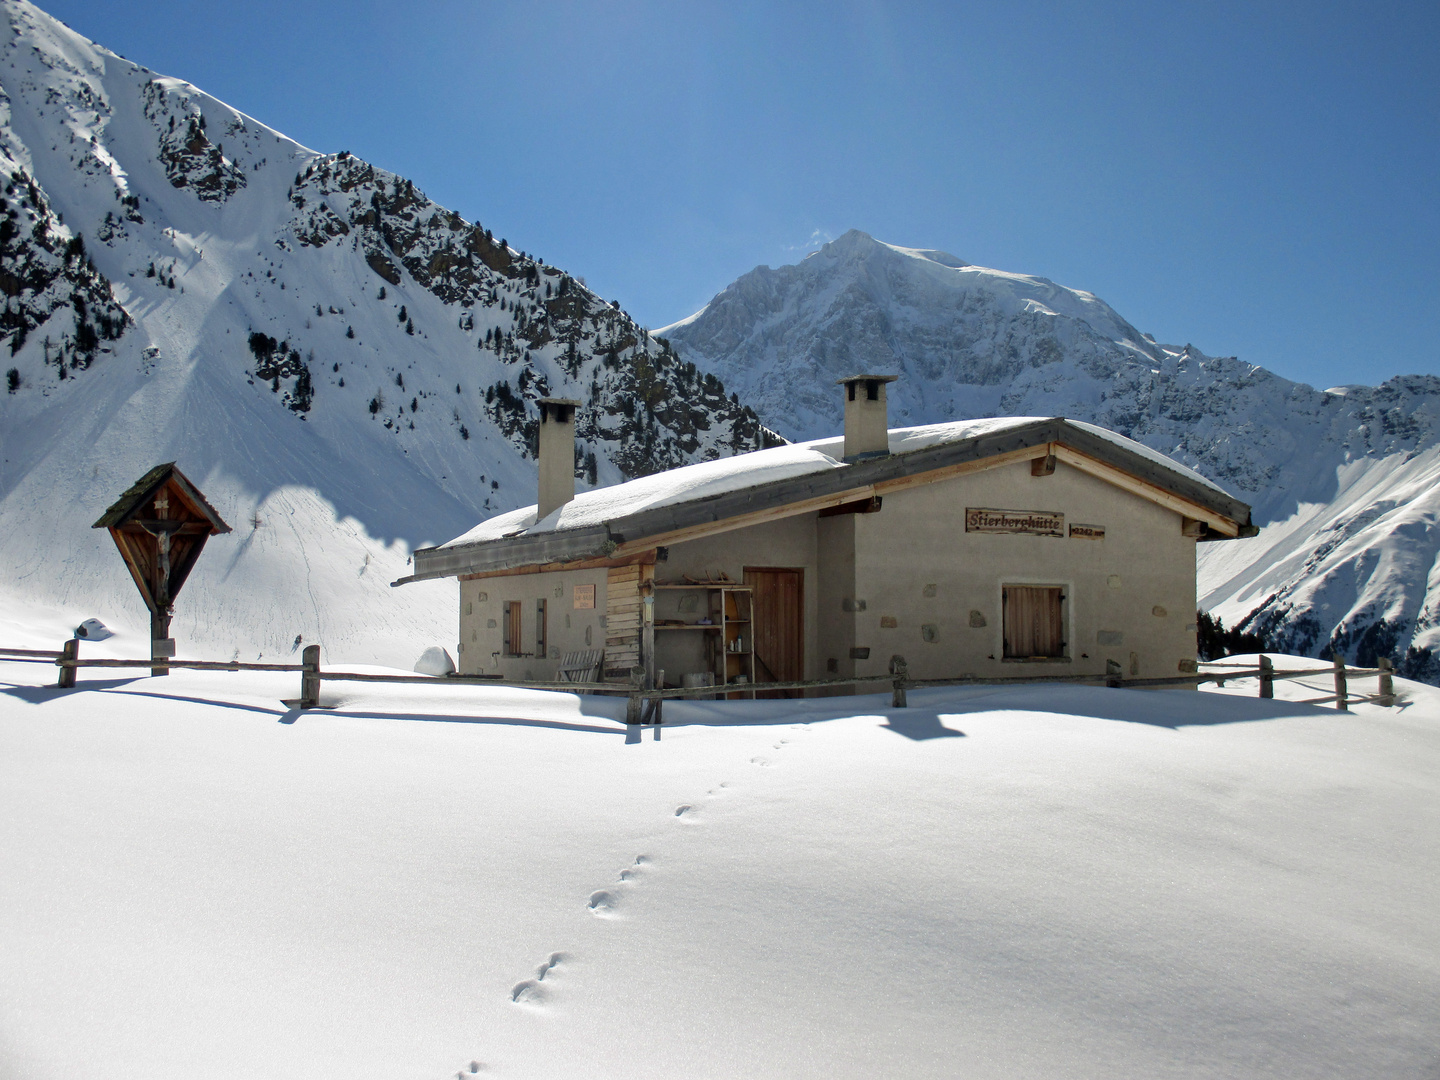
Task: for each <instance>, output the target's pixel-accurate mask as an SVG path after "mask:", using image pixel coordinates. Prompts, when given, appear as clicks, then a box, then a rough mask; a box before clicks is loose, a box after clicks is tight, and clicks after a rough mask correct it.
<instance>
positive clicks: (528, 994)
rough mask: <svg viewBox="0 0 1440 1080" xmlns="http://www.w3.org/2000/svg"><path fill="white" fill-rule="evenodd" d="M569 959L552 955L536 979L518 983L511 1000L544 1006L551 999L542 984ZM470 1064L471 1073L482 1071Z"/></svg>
mask: <svg viewBox="0 0 1440 1080" xmlns="http://www.w3.org/2000/svg"><path fill="white" fill-rule="evenodd" d="M568 959H570V958H569V957H568V956H567V955H566V954H565V953H559V952H557V953H551V954H550V958H549V959H548V960H546V961H545V962H544V963H543V964H541V965H540V966H539V968H537V969H536V971H535V978H533V979H526V980H525V981H524V982H518V983H516V984H515V985H514V987H513V988H511V990H510V1000H511V1001H513V1002H515V1004H517V1005H543V1004H544V1003H545V1002H546V1001H547V1000H548V999H549V997H550V992H549V990H547V989H546V988H545V987H544V986H541V985H540V984H541V983H543V982H544V981H545V979H546V977H547V976H549V975H550V974H551V972H553V971H554V970H555V969H556V968H558V967H559V966H560V965H561V964H562V963H564V962H565V961H566V960H568ZM470 1064H471V1069H470V1071H471V1072H479V1071H480V1066H479V1063H478V1062H471V1063H470Z"/></svg>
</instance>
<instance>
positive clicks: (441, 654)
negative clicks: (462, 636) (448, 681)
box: [415, 645, 455, 679]
mask: <svg viewBox="0 0 1440 1080" xmlns="http://www.w3.org/2000/svg"><path fill="white" fill-rule="evenodd" d="M415 670H416V671H417V672H419V673H420V674H421V675H434V676H435V677H436V678H440V679H443V678H444V677H445V676H446V675H449V674H450V673H451V672H453V671H454V670H455V661H454V660H452V659H450V654H449V653H448V652H446V651H445V650H444V649H442V648H440V646H439V645H431V646H430V647H429V648H428V649H426V650H425V651H424V652H423V653H421V654H420V659H419V660H416V661H415Z"/></svg>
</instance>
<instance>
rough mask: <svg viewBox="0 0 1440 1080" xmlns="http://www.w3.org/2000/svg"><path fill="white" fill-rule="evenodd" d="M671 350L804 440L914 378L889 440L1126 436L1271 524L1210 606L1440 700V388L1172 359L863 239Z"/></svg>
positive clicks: (1237, 549) (993, 277)
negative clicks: (1011, 422) (861, 394)
mask: <svg viewBox="0 0 1440 1080" xmlns="http://www.w3.org/2000/svg"><path fill="white" fill-rule="evenodd" d="M656 332H657V333H658V334H662V335H664V336H665V337H666V338H667V339H668V340H669V341H671V342H672V343H673V344H674V345H675V347H676V349H677V351H678V352H679V353H680V355H681V356H683V357H685V358H686V359H688V360H691V361H693V362H694V363H695V364H696V365H697V366H698V367H700V368H701V369H702V370H704V371H707V372H710V373H713V374H715V375H717V376H719V377H720V378H721V379H723V380H724V382H725V385H726V386H728V387H730V388H731V389H732V390H735V391H736V392H738V393H739V395H740V398H741V400H743V401H746V402H748V403H749V404H751V405H753V406H754V407H755V409H756V411H757V412H758V413H759V414H760V418H761V419H762V421H763V422H764V423H765V424H767V425H769V426H770V427H773V428H774V429H775V430H776V431H778V432H780V433H781V434H782V435H785V436H786V437H788V438H812V437H817V436H820V435H826V434H830V433H833V432H834V431H835V430H836V429H837V428H838V427H839V425H840V424H841V423H842V409H841V401H840V398H839V397H838V396H837V395H836V394H835V392H834V383H835V380H836V379H838V378H841V377H842V376H846V375H851V374H855V373H857V372H862V371H874V372H881V373H890V374H898V375H900V376H901V378H900V380H899V381H898V382H896V383H894V384H893V385H892V386H891V388H890V395H891V397H890V401H891V405H890V422H891V424H892V425H897V426H898V425H913V424H924V423H935V422H939V421H945V420H950V419H953V418H956V417H984V416H1027V415H1029V416H1067V417H1071V418H1074V419H1079V420H1088V421H1091V422H1093V423H1097V424H1101V425H1104V426H1105V427H1108V428H1112V429H1114V430H1115V431H1118V432H1120V433H1121V434H1124V435H1128V436H1129V437H1130V438H1132V439H1136V440H1138V441H1140V442H1142V443H1145V444H1146V445H1147V446H1150V447H1153V448H1154V449H1156V450H1159V451H1161V452H1162V453H1165V454H1169V455H1171V456H1173V457H1174V458H1176V459H1177V460H1179V461H1182V462H1184V463H1185V464H1187V465H1189V466H1191V467H1192V468H1195V469H1197V470H1198V471H1199V472H1201V473H1203V474H1204V475H1206V476H1207V477H1209V478H1211V479H1213V480H1215V481H1216V482H1218V483H1220V484H1223V485H1224V486H1226V487H1227V488H1228V489H1230V490H1232V491H1234V492H1235V493H1236V494H1237V495H1239V496H1241V497H1242V498H1245V499H1246V500H1247V501H1249V502H1251V503H1252V504H1253V506H1254V508H1255V520H1256V521H1257V522H1258V523H1262V524H1263V525H1264V526H1265V527H1264V529H1263V530H1262V532H1261V535H1260V536H1259V537H1257V538H1255V539H1252V540H1246V541H1244V542H1241V543H1234V544H1203V545H1201V546H1200V574H1201V581H1200V584H1201V597H1202V599H1201V603H1202V605H1203V606H1204V607H1206V608H1211V609H1213V610H1215V611H1216V612H1217V613H1219V614H1220V615H1221V616H1222V617H1223V618H1224V619H1225V621H1226V622H1227V623H1230V624H1232V625H1233V624H1236V623H1238V624H1240V625H1241V626H1243V627H1245V628H1246V629H1250V630H1254V631H1258V632H1260V633H1262V634H1263V635H1265V636H1266V637H1267V638H1268V639H1269V641H1270V642H1271V644H1272V647H1274V648H1276V649H1277V650H1280V651H1285V652H1292V653H1302V654H1306V655H1311V656H1325V657H1328V656H1329V655H1331V651H1332V650H1337V651H1339V652H1340V653H1341V654H1342V655H1344V656H1345V657H1346V658H1347V659H1349V660H1351V661H1352V662H1359V663H1361V664H1371V663H1373V662H1374V659H1375V657H1377V656H1389V657H1390V658H1392V659H1393V660H1394V661H1395V662H1396V663H1397V664H1398V665H1399V666H1400V667H1401V669H1402V670H1403V671H1404V672H1405V673H1406V674H1408V675H1410V676H1412V677H1415V678H1420V679H1424V680H1427V681H1430V682H1440V562H1437V554H1440V529H1437V527H1436V524H1437V520H1440V483H1437V481H1440V446H1437V431H1440V379H1437V378H1435V377H1433V376H1400V377H1397V378H1394V379H1390V380H1388V381H1387V382H1385V383H1384V384H1383V385H1381V386H1378V387H1368V386H1348V387H1337V388H1334V389H1331V390H1316V389H1313V388H1311V387H1309V386H1306V385H1304V384H1303V383H1296V382H1291V381H1290V380H1288V379H1283V378H1281V377H1280V376H1278V375H1275V374H1273V373H1272V372H1269V371H1266V370H1265V369H1264V368H1260V367H1256V366H1255V365H1253V364H1246V363H1242V362H1241V361H1239V360H1238V359H1236V358H1234V357H1211V356H1206V355H1205V354H1204V353H1201V352H1200V351H1198V350H1197V349H1195V348H1193V347H1192V346H1190V345H1186V346H1184V347H1174V346H1169V345H1161V344H1159V343H1157V342H1156V341H1155V340H1154V339H1153V338H1151V337H1150V336H1149V335H1147V334H1142V333H1140V332H1139V331H1138V330H1136V329H1135V328H1134V327H1133V326H1131V325H1130V324H1129V323H1128V322H1127V321H1126V320H1125V319H1123V318H1122V317H1121V316H1120V315H1119V314H1117V313H1116V312H1115V311H1114V310H1113V309H1112V308H1111V307H1110V306H1109V305H1108V304H1106V303H1105V302H1104V301H1102V300H1100V299H1099V298H1097V297H1095V296H1093V295H1092V294H1090V293H1086V292H1081V291H1078V290H1074V289H1067V288H1065V287H1063V286H1059V285H1056V284H1054V283H1053V282H1050V281H1047V280H1045V279H1044V278H1037V277H1029V276H1025V275H1022V274H1011V273H1005V272H1002V271H998V270H990V269H986V268H984V267H979V266H970V265H968V264H966V263H964V262H962V261H961V260H960V259H957V258H955V257H954V256H953V255H948V254H946V253H944V252H940V251H932V250H921V249H914V248H903V247H896V246H894V245H890V244H885V243H881V242H879V241H877V240H874V239H872V238H871V237H870V236H867V235H866V234H865V233H862V232H859V231H852V232H849V233H846V234H845V235H844V236H841V237H840V238H839V239H837V240H835V241H833V242H831V243H829V244H826V245H825V246H824V247H823V248H821V249H820V250H819V251H817V252H815V253H813V254H811V255H809V256H808V257H807V258H805V259H804V260H803V261H802V262H800V263H799V264H798V265H793V266H781V267H778V268H775V269H771V268H770V267H768V266H761V267H757V268H756V269H755V270H752V271H751V272H750V273H748V274H745V275H743V276H742V277H740V278H739V279H738V280H736V281H735V282H733V283H732V284H731V285H729V286H728V287H727V288H726V289H724V290H723V291H722V292H720V293H719V294H718V295H717V296H716V297H715V298H714V299H713V300H711V301H710V303H709V304H707V305H706V306H705V308H703V309H702V310H701V311H699V312H697V313H696V314H695V315H692V316H691V317H690V318H688V319H685V320H682V321H681V322H678V323H676V324H674V325H673V326H669V327H665V328H663V329H661V330H658V331H656Z"/></svg>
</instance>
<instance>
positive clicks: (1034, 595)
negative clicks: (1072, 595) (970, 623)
mask: <svg viewBox="0 0 1440 1080" xmlns="http://www.w3.org/2000/svg"><path fill="white" fill-rule="evenodd" d="M1001 596H1002V597H1003V604H1004V619H1003V621H1004V650H1005V659H1007V660H1035V659H1056V658H1058V657H1063V656H1064V655H1065V617H1064V611H1063V604H1064V600H1065V593H1064V590H1063V589H1060V588H1058V587H1053V586H1047V585H1040V586H1037V585H1007V586H1006V587H1005V588H1004V589H1003V590H1002V592H1001Z"/></svg>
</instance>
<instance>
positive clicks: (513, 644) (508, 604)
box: [501, 600, 521, 656]
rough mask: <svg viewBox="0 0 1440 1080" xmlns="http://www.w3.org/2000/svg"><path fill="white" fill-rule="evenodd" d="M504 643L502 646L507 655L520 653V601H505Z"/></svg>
mask: <svg viewBox="0 0 1440 1080" xmlns="http://www.w3.org/2000/svg"><path fill="white" fill-rule="evenodd" d="M504 636H505V640H504V644H503V645H502V646H501V647H502V649H503V650H504V652H505V655H506V656H519V655H520V644H521V639H520V601H518V600H506V601H505V620H504Z"/></svg>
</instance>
